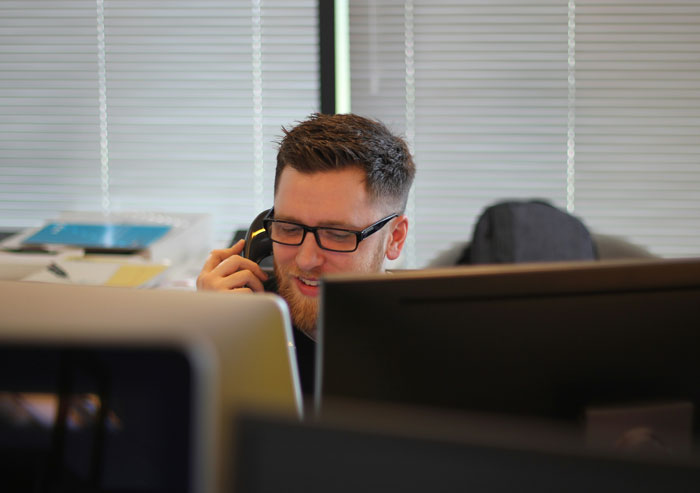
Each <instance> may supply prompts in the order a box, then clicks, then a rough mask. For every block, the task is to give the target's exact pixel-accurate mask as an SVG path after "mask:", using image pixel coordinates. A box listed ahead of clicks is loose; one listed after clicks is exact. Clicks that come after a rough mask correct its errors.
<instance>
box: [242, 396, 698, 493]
mask: <svg viewBox="0 0 700 493" xmlns="http://www.w3.org/2000/svg"><path fill="white" fill-rule="evenodd" d="M336 411H341V410H339V409H337V410H336ZM484 425H486V426H487V427H488V426H498V429H499V430H503V429H511V430H512V429H513V426H514V423H511V422H510V421H509V420H505V421H500V422H498V423H495V422H494V423H483V422H481V421H477V422H475V421H464V420H460V419H457V417H456V416H454V415H450V414H446V413H441V412H435V413H425V412H420V413H418V412H411V411H410V410H406V409H405V408H398V407H392V408H391V409H389V408H386V409H382V410H379V409H370V408H366V407H362V406H350V407H348V406H345V407H344V408H343V409H342V411H341V412H331V413H327V412H324V416H322V417H321V418H320V419H307V420H304V421H303V422H300V421H290V420H288V419H280V418H279V417H269V416H262V415H255V416H246V415H244V416H241V417H240V418H239V422H238V430H239V433H238V434H237V440H236V447H237V449H238V450H240V451H241V453H240V454H239V455H238V461H237V463H236V467H235V468H236V470H238V471H240V473H239V474H237V476H236V484H235V486H236V487H235V489H234V491H235V492H236V493H275V492H279V491H284V492H286V493H297V492H298V493H327V492H330V491H332V492H333V493H355V492H358V491H361V492H363V493H385V492H387V491H400V492H402V493H423V492H426V491H430V492H454V491H466V492H469V493H511V492H514V491H517V492H519V493H520V492H522V493H528V492H533V493H535V492H536V493H542V492H551V493H555V492H556V493H559V492H567V493H590V492H596V493H666V492H669V491H673V492H674V493H680V492H684V493H685V492H687V493H691V492H692V493H695V492H697V491H699V489H700V465H699V464H694V463H690V462H682V461H676V460H668V459H667V458H663V457H659V456H654V457H642V456H639V455H635V456H625V457H622V456H620V455H619V454H609V453H608V454H606V453H603V452H602V451H592V450H588V449H581V448H576V447H571V446H570V444H568V443H566V440H565V437H564V436H556V437H555V436H554V435H552V434H550V435H549V440H539V443H537V444H534V445H533V444H532V443H531V442H529V441H523V438H524V437H522V436H517V434H509V436H508V437H507V439H506V437H505V436H504V433H502V432H500V433H499V434H498V435H491V436H487V435H486V434H484V433H483V432H482V430H483V426H484ZM538 431H540V432H542V431H543V430H538ZM551 431H554V430H551ZM544 432H545V433H546V432H547V430H544ZM555 435H556V434H555Z"/></svg>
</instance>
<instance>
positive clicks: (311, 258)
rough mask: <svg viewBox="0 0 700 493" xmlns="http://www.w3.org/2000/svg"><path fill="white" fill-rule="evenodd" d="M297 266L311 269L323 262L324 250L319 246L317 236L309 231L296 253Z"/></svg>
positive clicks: (306, 269) (305, 269) (304, 269)
mask: <svg viewBox="0 0 700 493" xmlns="http://www.w3.org/2000/svg"><path fill="white" fill-rule="evenodd" d="M296 263H297V266H298V267H299V268H300V269H301V270H303V271H307V272H308V271H311V270H313V269H315V268H317V267H319V266H320V265H321V264H322V263H323V250H322V249H321V247H319V246H318V243H317V242H316V237H315V236H314V234H313V233H311V232H308V233H307V234H306V238H304V241H303V242H302V243H301V245H299V247H298V251H297V255H296Z"/></svg>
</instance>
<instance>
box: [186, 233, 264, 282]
mask: <svg viewBox="0 0 700 493" xmlns="http://www.w3.org/2000/svg"><path fill="white" fill-rule="evenodd" d="M244 244H245V240H240V241H238V243H236V244H235V245H233V246H232V247H230V248H225V249H223V250H212V252H211V254H209V258H207V261H206V262H205V263H204V267H202V270H201V272H200V273H199V276H197V289H201V290H207V291H235V292H248V293H250V292H258V293H261V292H263V291H264V289H263V284H262V283H263V281H266V280H267V277H268V276H267V274H265V272H264V271H263V270H262V269H261V268H260V266H259V265H258V264H256V263H255V262H253V261H252V260H250V259H247V258H243V257H241V252H242V251H243V245H244Z"/></svg>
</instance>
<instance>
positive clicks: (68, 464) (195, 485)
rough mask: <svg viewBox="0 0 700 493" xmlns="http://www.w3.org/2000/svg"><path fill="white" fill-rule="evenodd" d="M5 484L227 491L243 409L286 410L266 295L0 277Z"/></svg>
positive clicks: (288, 381) (286, 386) (283, 351)
mask: <svg viewBox="0 0 700 493" xmlns="http://www.w3.org/2000/svg"><path fill="white" fill-rule="evenodd" d="M0 298H1V299H2V309H0V473H1V474H0V477H1V478H2V484H3V487H4V488H6V489H7V491H95V492H97V491H100V492H141V491H148V492H151V493H161V492H163V493H164V492H188V493H189V492H198V493H214V492H220V491H229V490H230V485H231V481H232V472H231V469H230V467H229V465H230V456H231V454H233V452H234V451H233V446H232V443H233V442H232V441H233V439H234V436H235V429H234V427H233V421H234V418H235V416H236V414H237V413H238V412H240V411H242V410H246V411H251V410H255V409H260V410H266V411H271V412H279V413H281V414H286V415H290V416H293V417H295V418H298V416H299V413H300V412H301V394H300V387H299V382H298V375H297V372H296V359H295V355H294V347H293V344H292V342H293V339H292V334H291V323H290V320H289V313H288V311H287V308H286V305H285V304H284V302H283V301H282V300H281V299H280V298H278V297H276V296H274V295H258V296H253V295H241V296H231V295H228V294H225V293H201V292H190V291H175V290H170V291H169V290H137V289H131V288H114V287H111V288H110V287H100V286H78V285H58V284H43V283H32V282H0Z"/></svg>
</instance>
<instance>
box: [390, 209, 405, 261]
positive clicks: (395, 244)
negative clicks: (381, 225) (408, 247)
mask: <svg viewBox="0 0 700 493" xmlns="http://www.w3.org/2000/svg"><path fill="white" fill-rule="evenodd" d="M391 224H392V225H391V232H390V233H389V242H388V243H387V245H386V258H387V259H389V260H396V259H397V258H399V255H401V250H402V249H403V245H404V243H406V236H407V235H408V216H406V215H405V214H402V215H401V216H399V217H397V218H396V219H394V220H393V221H392V223H391Z"/></svg>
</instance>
